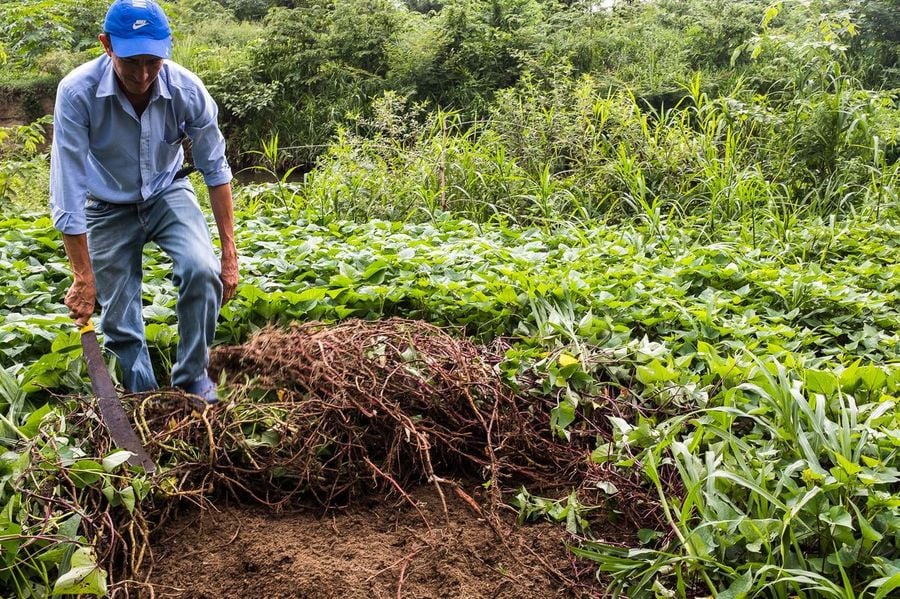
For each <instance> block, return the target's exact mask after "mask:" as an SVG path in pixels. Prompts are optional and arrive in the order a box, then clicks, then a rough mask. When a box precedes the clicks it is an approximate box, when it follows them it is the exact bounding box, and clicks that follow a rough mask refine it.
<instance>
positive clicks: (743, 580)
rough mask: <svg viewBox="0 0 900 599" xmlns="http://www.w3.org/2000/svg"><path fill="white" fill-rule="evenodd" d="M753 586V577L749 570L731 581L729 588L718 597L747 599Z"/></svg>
mask: <svg viewBox="0 0 900 599" xmlns="http://www.w3.org/2000/svg"><path fill="white" fill-rule="evenodd" d="M752 586H753V575H752V574H751V573H750V571H749V570H748V571H747V572H744V573H743V574H742V575H740V576H738V577H737V578H735V579H734V580H732V581H731V584H730V585H728V588H727V589H725V590H724V591H721V592H720V593H718V594H717V595H716V597H717V598H718V599H746V597H747V593H748V592H749V591H750V588H751V587H752Z"/></svg>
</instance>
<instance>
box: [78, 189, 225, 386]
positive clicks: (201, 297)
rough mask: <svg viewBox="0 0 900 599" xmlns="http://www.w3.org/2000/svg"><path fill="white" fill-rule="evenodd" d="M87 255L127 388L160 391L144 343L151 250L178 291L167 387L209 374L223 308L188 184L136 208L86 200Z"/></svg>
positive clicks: (108, 339) (108, 342) (103, 324)
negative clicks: (165, 263)
mask: <svg viewBox="0 0 900 599" xmlns="http://www.w3.org/2000/svg"><path fill="white" fill-rule="evenodd" d="M85 212H86V215H87V228H88V232H87V238H88V250H89V251H90V255H91V266H92V267H93V269H94V279H95V282H96V287H97V301H98V302H99V303H100V306H101V308H102V309H103V311H102V314H101V317H100V328H101V329H102V331H103V334H104V337H105V346H106V348H107V349H108V350H109V351H111V352H112V353H113V354H115V355H116V357H117V358H118V359H119V363H120V364H121V366H122V377H123V383H124V384H125V387H126V388H127V389H128V390H129V391H132V392H139V391H149V390H151V389H156V388H157V383H156V377H155V376H154V374H153V366H152V364H151V363H150V354H149V352H148V351H147V341H146V339H145V337H144V319H143V315H142V296H141V281H142V279H143V269H142V264H141V258H142V255H143V249H144V245H145V244H147V243H148V242H154V243H155V244H156V245H157V246H159V247H160V248H161V249H162V250H163V251H164V252H165V253H166V254H168V256H169V257H170V258H171V259H172V262H173V264H174V268H173V273H172V274H173V281H174V283H175V286H176V287H177V288H178V301H177V303H176V305H175V313H176V315H177V317H178V349H177V356H176V362H175V364H174V366H173V368H172V384H173V385H186V384H187V383H190V382H191V381H194V380H196V379H198V378H200V377H201V376H204V375H205V374H206V367H207V365H208V363H209V346H210V344H211V343H212V341H213V336H214V334H215V330H216V320H217V319H218V317H219V308H220V307H221V305H222V282H221V280H220V279H219V272H220V264H219V260H218V258H217V257H216V255H215V253H214V252H213V247H212V242H211V241H210V236H209V227H208V225H207V224H206V219H205V218H204V217H203V213H202V212H201V210H200V206H199V205H198V204H197V199H196V197H195V196H194V190H193V188H192V187H191V185H190V183H189V182H188V181H187V180H179V181H176V182H174V183H173V184H172V185H170V186H169V187H168V188H167V189H165V190H164V191H162V192H160V193H158V194H156V195H155V196H153V197H151V198H150V199H148V200H146V201H144V202H142V203H139V204H110V203H108V202H104V201H102V200H98V199H94V198H89V199H88V200H87V204H86V207H85Z"/></svg>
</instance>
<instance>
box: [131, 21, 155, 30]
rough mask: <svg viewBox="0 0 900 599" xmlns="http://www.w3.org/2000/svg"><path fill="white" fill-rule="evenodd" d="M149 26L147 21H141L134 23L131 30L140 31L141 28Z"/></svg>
mask: <svg viewBox="0 0 900 599" xmlns="http://www.w3.org/2000/svg"><path fill="white" fill-rule="evenodd" d="M149 24H150V23H148V22H147V21H146V20H145V19H139V20H137V21H135V22H134V25H132V26H131V28H132V29H140V28H141V27H144V26H146V25H149Z"/></svg>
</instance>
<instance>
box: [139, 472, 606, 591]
mask: <svg viewBox="0 0 900 599" xmlns="http://www.w3.org/2000/svg"><path fill="white" fill-rule="evenodd" d="M411 497H413V498H414V500H415V501H416V504H417V507H418V510H416V509H414V508H413V507H412V506H411V505H410V503H409V502H408V501H405V500H402V499H401V500H395V501H386V502H379V503H374V504H373V505H368V506H366V505H361V504H360V505H355V506H354V507H353V508H349V509H344V510H333V511H330V512H327V513H324V514H323V512H322V511H321V509H318V508H316V509H303V510H299V511H284V512H282V513H281V514H276V513H274V512H273V511H272V510H270V509H266V508H262V507H247V506H240V505H232V506H218V507H217V508H213V509H208V510H202V511H201V510H199V509H198V508H190V509H186V510H184V511H183V512H182V513H180V514H179V515H178V516H177V517H175V518H174V519H173V520H171V521H170V522H169V523H168V524H166V525H165V527H164V528H162V529H161V530H159V531H158V532H157V534H156V535H154V536H155V539H156V540H155V542H154V545H153V550H154V561H155V566H154V569H153V572H152V575H151V577H150V582H151V584H152V585H153V594H154V595H155V596H156V597H170V598H188V597H191V598H199V599H204V598H210V599H211V598H219V597H235V598H239V597H240V598H243V597H260V598H262V597H265V598H271V599H276V598H287V597H302V598H315V599H319V598H321V599H329V598H341V599H352V598H381V597H385V598H386V597H392V598H393V597H410V598H413V597H414V598H417V599H418V598H421V599H430V598H434V599H437V598H444V597H454V598H455V597H496V598H508V599H513V598H529V597H535V598H537V597H542V598H544V597H546V598H551V597H588V596H600V594H601V589H600V588H599V586H595V587H594V588H592V587H591V581H592V571H593V570H592V568H590V567H589V566H585V565H583V564H576V562H575V561H574V558H573V557H572V555H571V554H570V553H568V552H567V550H566V548H565V545H564V543H565V541H566V538H565V537H566V533H565V531H564V529H563V527H562V526H560V525H554V524H547V523H544V524H531V525H529V524H526V525H524V526H521V527H519V526H517V525H516V524H515V522H514V520H512V516H509V517H504V518H503V520H504V522H503V523H502V524H500V525H499V527H502V529H503V530H499V531H498V532H500V535H501V536H498V534H497V532H495V530H494V529H492V527H491V525H490V524H488V522H487V521H486V520H485V519H484V518H481V517H479V515H478V514H477V513H476V512H475V511H474V509H473V508H472V507H470V506H469V505H467V504H466V503H465V502H464V501H462V500H460V499H459V498H458V497H457V496H456V495H454V494H449V495H448V496H447V502H448V514H449V521H448V518H446V517H445V515H444V511H443V507H442V505H441V500H440V497H439V496H438V494H437V493H436V492H435V490H434V488H433V487H419V488H418V489H416V490H415V491H413V492H412V493H411ZM579 578H580V579H583V580H585V582H582V583H578V582H577V579H579Z"/></svg>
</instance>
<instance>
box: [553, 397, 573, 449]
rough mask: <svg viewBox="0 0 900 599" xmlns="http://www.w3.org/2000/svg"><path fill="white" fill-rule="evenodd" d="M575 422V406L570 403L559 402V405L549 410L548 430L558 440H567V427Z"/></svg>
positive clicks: (568, 435)
mask: <svg viewBox="0 0 900 599" xmlns="http://www.w3.org/2000/svg"><path fill="white" fill-rule="evenodd" d="M573 422H575V406H574V405H572V402H569V401H561V402H560V403H559V405H557V406H556V407H555V408H553V409H552V410H550V429H551V430H552V431H553V432H554V433H556V436H557V437H559V438H560V439H565V440H566V441H568V440H569V437H570V433H569V431H568V430H566V429H567V428H568V426H569V425H570V424H572V423H573Z"/></svg>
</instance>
